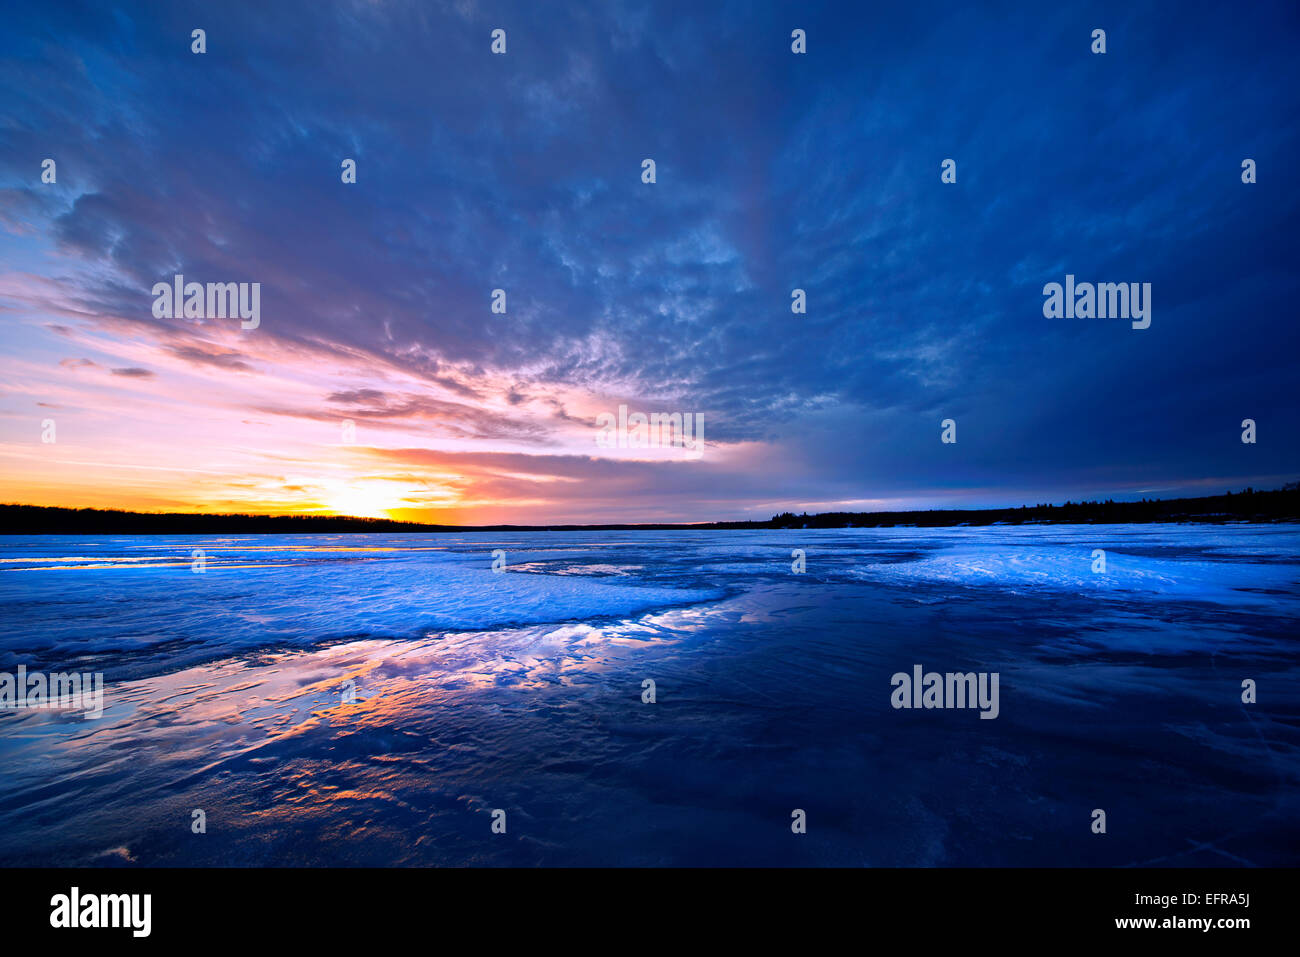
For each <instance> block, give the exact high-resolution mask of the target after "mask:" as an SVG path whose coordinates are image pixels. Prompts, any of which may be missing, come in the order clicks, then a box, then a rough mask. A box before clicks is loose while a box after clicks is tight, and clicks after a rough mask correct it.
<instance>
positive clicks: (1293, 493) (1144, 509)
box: [765, 482, 1300, 528]
mask: <svg viewBox="0 0 1300 957" xmlns="http://www.w3.org/2000/svg"><path fill="white" fill-rule="evenodd" d="M1295 521H1300V482H1292V483H1291V484H1289V485H1287V486H1285V487H1284V488H1280V489H1275V490H1273V491H1270V492H1256V491H1255V490H1254V489H1250V488H1248V489H1246V490H1245V491H1244V492H1239V493H1238V494H1236V495H1234V494H1233V493H1231V492H1228V493H1226V494H1224V495H1207V496H1205V497H1203V498H1171V499H1164V500H1162V499H1157V498H1152V499H1146V498H1144V499H1142V500H1141V501H1139V502H1115V501H1112V500H1110V499H1107V500H1106V501H1104V502H1066V503H1065V504H1064V505H1021V506H1020V507H1019V508H980V509H931V510H928V511H916V512H821V513H819V514H817V515H806V514H805V515H794V514H792V513H790V512H784V513H782V514H781V515H777V516H775V517H774V518H773V519H772V520H771V521H770V522H767V523H765V524H766V525H768V526H769V527H772V528H805V527H806V528H847V527H849V526H854V527H863V528H881V527H888V526H890V525H919V526H942V525H993V524H995V523H999V522H1000V523H1004V524H1008V525H1020V524H1024V523H1027V522H1040V523H1050V524H1054V525H1074V524H1082V525H1089V524H1099V525H1106V524H1109V525H1128V524H1143V523H1147V522H1295Z"/></svg>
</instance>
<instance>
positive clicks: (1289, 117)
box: [0, 0, 1300, 522]
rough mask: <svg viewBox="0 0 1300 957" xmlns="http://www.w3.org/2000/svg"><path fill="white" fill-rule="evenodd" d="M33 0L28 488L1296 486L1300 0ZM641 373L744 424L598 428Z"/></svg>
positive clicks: (15, 233)
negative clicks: (796, 37)
mask: <svg viewBox="0 0 1300 957" xmlns="http://www.w3.org/2000/svg"><path fill="white" fill-rule="evenodd" d="M11 6H12V5H11ZM7 14H8V16H7V21H8V22H7V25H6V30H5V32H4V35H3V37H2V38H0V52H2V53H3V56H2V57H0V90H2V91H3V93H4V99H3V106H0V262H3V263H4V265H3V268H0V312H3V319H4V330H5V331H4V332H3V336H4V339H5V360H4V362H5V383H6V389H5V392H4V395H3V402H2V404H0V416H2V418H0V423H3V424H2V428H3V433H2V439H3V444H2V445H0V479H2V480H3V482H4V484H5V487H6V490H7V491H6V494H5V496H4V497H5V498H6V499H8V500H13V501H18V500H22V501H39V502H41V503H46V504H118V505H124V506H128V507H184V508H203V509H209V508H212V509H216V508H235V507H238V508H241V509H248V508H251V509H259V510H271V511H282V510H310V509H339V508H345V507H346V508H353V509H355V508H359V507H364V508H365V509H367V510H368V511H378V512H381V513H382V512H386V511H394V510H395V511H399V512H401V513H402V514H404V515H407V516H409V517H417V516H418V517H424V518H429V519H431V520H443V519H446V517H447V516H449V515H455V516H456V517H457V519H458V520H463V521H488V520H491V521H536V522H545V521H561V520H565V521H576V520H587V519H589V520H593V521H635V520H640V519H646V520H659V519H665V518H680V519H685V520H698V519H711V518H720V519H725V518H734V517H752V516H755V515H758V516H761V517H765V516H766V515H767V514H771V513H774V512H778V511H782V510H785V509H786V508H796V509H797V508H841V507H862V508H867V507H873V506H874V505H879V506H880V507H887V506H891V505H899V504H903V505H913V504H914V505H924V504H945V503H970V504H988V505H997V504H1020V503H1021V502H1022V501H1025V500H1028V501H1046V500H1060V499H1065V498H1073V499H1078V498H1082V497H1089V496H1103V497H1114V498H1122V497H1126V496H1134V495H1140V494H1141V493H1142V491H1143V490H1145V489H1149V488H1157V487H1158V488H1163V489H1167V490H1168V491H1167V492H1166V493H1165V494H1178V493H1182V492H1188V493H1190V492H1201V491H1210V490H1220V489H1223V488H1228V487H1234V486H1240V485H1247V484H1253V485H1257V486H1258V485H1267V484H1272V483H1277V482H1281V481H1283V480H1286V479H1292V478H1294V477H1295V475H1296V474H1297V472H1300V452H1298V451H1297V450H1298V449H1300V443H1297V442H1296V439H1297V437H1298V435H1297V432H1298V431H1300V430H1298V429H1297V426H1296V425H1295V423H1296V422H1297V418H1298V416H1300V399H1298V398H1297V395H1296V390H1295V387H1294V368H1295V357H1296V355H1297V346H1300V341H1298V340H1300V335H1298V334H1297V332H1296V327H1295V322H1294V320H1293V318H1292V315H1291V313H1292V310H1291V307H1292V305H1293V304H1294V302H1296V301H1297V295H1298V294H1300V278H1297V271H1296V269H1295V254H1294V238H1293V237H1294V224H1295V222H1297V221H1300V217H1298V215H1297V214H1298V213H1300V210H1298V209H1297V199H1296V197H1297V193H1296V190H1295V189H1294V188H1293V187H1292V186H1291V185H1290V182H1289V180H1290V174H1289V160H1290V158H1291V157H1292V156H1293V155H1295V152H1296V149H1297V147H1298V146H1300V142H1298V140H1300V94H1298V93H1297V91H1298V90H1300V82H1297V81H1298V80H1300V75H1298V74H1300V67H1297V65H1296V61H1295V57H1294V49H1295V44H1296V39H1297V33H1298V32H1300V24H1298V23H1297V16H1296V13H1295V8H1294V5H1293V4H1289V3H1277V4H1264V5H1261V6H1259V7H1256V8H1252V10H1251V12H1250V15H1249V16H1244V15H1243V16H1226V15H1224V14H1223V13H1222V12H1220V11H1215V10H1212V9H1198V8H1180V9H1179V10H1178V11H1177V12H1176V13H1175V12H1174V11H1171V10H1160V9H1151V10H1135V9H1132V8H1131V7H1129V6H1125V5H1114V6H1111V7H1109V8H1106V9H1101V10H1098V9H1097V8H1095V7H1094V6H1091V5H1088V6H1085V5H1080V4H1073V3H1071V4H1066V5H1065V6H1060V5H1057V6H1055V7H1051V8H1045V7H1044V8H1037V9H1034V10H1033V11H1032V12H1027V11H1026V9H1021V10H1007V9H999V10H988V9H978V10H976V9H972V10H962V9H960V8H952V7H951V6H944V7H933V8H928V7H927V6H926V5H924V4H921V5H912V6H906V7H903V8H898V7H893V8H890V9H872V8H871V5H849V4H842V5H838V6H835V7H821V6H816V5H813V6H805V5H796V6H789V5H754V4H724V5H721V6H720V7H709V6H702V5H699V4H680V5H675V4H667V5H664V4H640V3H629V4H623V3H612V4H595V5H586V6H585V7H584V6H581V5H579V6H576V7H573V6H571V7H569V8H561V7H554V6H547V5H543V4H523V3H520V4H514V5H509V6H507V7H506V8H504V9H495V10H493V11H491V12H488V11H487V10H486V9H483V8H480V7H478V6H477V5H475V4H463V3H446V4H436V3H428V2H425V0H409V2H395V3H380V4H372V3H360V2H357V3H340V4H322V3H316V2H312V3H308V2H301V3H297V2H286V3H275V4H261V5H228V6H227V7H215V8H214V7H211V6H210V5H208V6H206V7H205V8H204V9H203V12H202V16H199V14H198V12H197V10H196V9H194V8H190V7H188V6H186V5H184V4H175V3H150V4H128V5H126V6H124V7H120V8H117V9H108V8H103V7H97V6H94V5H85V6H82V5H58V6H54V7H52V6H51V5H50V4H48V3H35V2H31V3H28V2H26V0H20V2H19V3H18V5H17V6H16V7H15V8H13V9H11V10H9V11H7ZM196 26H201V27H203V28H204V29H205V30H206V31H207V51H208V52H206V53H204V54H201V55H197V54H193V53H191V52H190V31H191V30H192V29H194V28H195V27H196ZM1097 26H1101V27H1104V28H1105V29H1106V30H1107V33H1108V41H1109V42H1108V51H1107V52H1106V53H1105V54H1104V55H1094V54H1092V53H1091V52H1090V50H1089V46H1090V34H1091V30H1092V29H1093V28H1094V27H1097ZM495 27H502V28H504V29H506V30H507V32H508V37H509V44H508V53H507V54H506V55H504V56H494V55H493V54H492V53H491V52H490V50H489V42H490V41H489V35H490V32H491V30H492V29H493V28H495ZM794 27H800V28H802V29H804V30H806V31H807V36H808V53H807V54H805V55H795V54H793V53H791V51H790V39H789V37H790V31H791V29H793V28H794ZM1247 157H1249V158H1252V159H1254V160H1255V161H1256V163H1257V164H1258V170H1259V174H1258V182H1257V183H1255V184H1251V185H1246V184H1243V183H1242V182H1241V176H1240V171H1241V163H1242V160H1243V159H1245V158H1247ZM45 158H52V159H54V160H55V161H56V162H57V182H55V183H53V184H49V183H43V182H42V181H41V161H42V160H44V159H45ZM645 158H653V159H654V160H655V162H656V174H657V175H656V182H655V183H654V184H653V185H649V184H645V183H643V182H642V181H641V163H642V160H643V159H645ZM947 158H952V159H954V160H955V161H956V164H957V165H956V170H957V181H956V182H955V183H952V184H945V183H942V182H941V181H940V164H941V162H942V161H943V160H945V159H947ZM345 159H354V160H355V161H356V164H357V165H356V169H357V175H356V182H355V183H354V184H345V183H344V182H342V180H341V176H340V173H341V168H342V163H343V161H344V160H345ZM1067 274H1072V275H1074V276H1076V277H1078V279H1079V281H1081V282H1082V281H1094V282H1096V281H1104V282H1149V283H1151V284H1152V289H1153V314H1152V323H1151V326H1150V328H1148V329H1145V330H1134V329H1132V328H1130V326H1129V323H1127V322H1122V321H1112V320H1088V319H1046V318H1044V316H1043V312H1042V305H1043V293H1042V288H1043V285H1044V284H1045V283H1049V282H1062V281H1064V278H1065V276H1066V275H1067ZM177 275H181V276H183V277H184V281H185V282H197V283H201V284H209V283H213V284H215V283H223V284H224V283H245V284H252V283H257V284H259V287H258V288H259V291H260V322H259V323H258V325H257V327H256V328H250V329H241V327H240V320H239V319H238V318H195V317H191V318H185V317H184V316H183V315H182V316H181V317H171V318H169V317H166V316H158V315H155V312H154V302H155V296H154V293H153V289H154V286H155V284H157V283H164V284H170V283H172V282H173V281H174V277H176V276H177ZM796 288H798V289H803V290H804V291H805V293H806V297H807V312H806V314H797V313H794V312H792V311H791V308H790V307H791V301H792V300H791V293H792V290H794V289H796ZM496 289H501V290H504V291H505V294H506V308H505V312H504V313H500V312H494V311H493V310H492V304H493V290H496ZM74 349H75V350H76V352H75V353H74V354H73V356H72V357H70V356H69V353H70V352H72V351H73V350H74ZM620 405H626V406H628V407H629V408H630V409H632V410H634V411H642V412H645V413H652V412H664V413H672V412H692V413H699V414H702V415H703V417H704V422H705V440H706V449H705V452H704V454H703V455H702V456H699V457H697V458H684V457H682V456H673V455H671V454H669V450H653V449H650V450H641V451H639V452H637V451H634V450H625V449H617V450H610V449H604V448H600V447H598V446H597V444H596V441H595V437H596V429H595V421H596V416H597V415H599V414H601V413H614V412H617V410H618V408H619V406H620ZM51 408H58V409H59V410H60V411H59V412H58V414H57V415H54V418H55V419H56V420H57V423H58V442H57V443H55V444H53V445H49V444H43V443H42V442H41V423H42V421H43V420H44V419H46V418H49V417H50V413H49V409H51ZM947 418H952V419H954V420H955V421H956V422H957V428H958V433H957V434H958V442H957V443H956V444H955V445H944V444H942V443H941V442H940V441H939V436H940V422H941V420H943V419H947ZM1246 418H1252V419H1255V420H1256V421H1257V422H1258V428H1259V442H1258V443H1257V444H1255V445H1243V444H1242V443H1241V442H1240V440H1239V434H1240V425H1239V424H1240V422H1241V421H1242V420H1243V419H1246ZM493 456H500V457H501V458H499V459H498V458H493Z"/></svg>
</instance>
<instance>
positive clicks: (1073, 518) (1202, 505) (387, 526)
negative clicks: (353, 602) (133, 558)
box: [0, 482, 1300, 535]
mask: <svg viewBox="0 0 1300 957" xmlns="http://www.w3.org/2000/svg"><path fill="white" fill-rule="evenodd" d="M1242 521H1245V522H1297V521H1300V482H1292V483H1291V484H1289V485H1287V486H1285V487H1284V488H1280V489H1276V490H1273V491H1269V492H1256V491H1255V490H1254V489H1249V488H1248V489H1246V490H1245V491H1244V492H1239V493H1237V494H1236V495H1234V494H1233V493H1231V492H1228V493H1227V494H1225V495H1209V496H1205V497H1203V498H1175V499H1167V500H1161V499H1145V498H1144V499H1142V500H1141V501H1140V502H1115V501H1111V500H1109V499H1108V500H1106V501H1104V502H1066V503H1065V504H1064V505H1022V506H1020V507H1019V508H981V509H928V510H925V511H912V512H822V513H819V514H817V515H808V514H803V515H795V514H793V513H791V512H784V513H782V514H780V515H776V516H774V517H772V518H771V519H769V520H767V521H765V522H704V523H696V524H668V523H656V524H645V525H632V524H623V525H425V524H421V523H419V522H395V521H393V520H391V519H386V518H349V517H346V516H333V515H192V514H187V513H183V512H165V513H155V512H125V511H119V510H116V509H97V508H49V507H43V506H39V505H0V534H8V535H251V534H291V533H339V532H548V531H549V532H575V531H620V530H629V529H646V530H652V531H653V530H657V529H658V530H666V529H745V528H848V527H855V528H884V527H889V526H891V525H917V526H923V527H939V526H952V525H993V524H995V523H999V522H1000V523H1004V524H1009V525H1020V524H1025V523H1049V524H1141V523H1146V522H1242Z"/></svg>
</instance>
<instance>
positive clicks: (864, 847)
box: [0, 525, 1300, 866]
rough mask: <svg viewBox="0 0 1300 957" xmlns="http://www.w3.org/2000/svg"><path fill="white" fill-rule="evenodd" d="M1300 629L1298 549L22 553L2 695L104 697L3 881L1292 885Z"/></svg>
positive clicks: (18, 782) (309, 548)
mask: <svg viewBox="0 0 1300 957" xmlns="http://www.w3.org/2000/svg"><path fill="white" fill-rule="evenodd" d="M795 549H801V550H803V552H804V553H805V559H804V560H805V561H806V571H805V572H804V573H802V574H797V573H795V572H794V571H793V570H792V561H793V558H792V555H791V553H792V551H793V550H795ZM1096 549H1102V550H1103V551H1104V552H1105V567H1104V570H1102V569H1100V568H1099V566H1098V563H1097V560H1096V557H1095V550H1096ZM196 550H200V552H201V554H199V553H196ZM498 550H499V552H500V553H503V554H498V555H497V556H495V557H494V555H493V552H494V551H498ZM494 560H495V561H496V563H497V564H498V565H499V566H501V565H502V563H504V564H503V567H502V571H501V572H500V573H497V572H494V571H493V563H494ZM1094 569H1097V570H1094ZM1298 623H1300V528H1298V527H1296V526H1282V525H1271V526H1247V525H1230V526H1207V525H1182V526H1176V525H1142V526H1047V527H1043V526H1035V527H1024V526H1021V527H997V526H995V527H989V528H955V529H915V528H897V529H853V530H821V531H812V530H806V531H700V532H681V531H663V532H568V533H558V532H557V533H517V534H496V533H493V534H473V535H459V534H458V535H432V534H431V535H337V536H329V535H314V536H312V535H274V536H235V537H219V536H139V537H132V538H114V537H103V536H85V537H83V536H77V537H68V536H39V537H22V536H7V537H5V538H0V672H10V673H12V672H16V670H17V669H18V668H19V666H23V667H25V668H26V669H27V671H28V672H35V671H44V672H56V671H77V672H102V673H103V676H104V681H105V687H104V713H103V716H102V717H100V718H98V719H95V720H86V719H84V718H83V717H82V716H81V714H80V713H77V712H53V711H48V710H32V709H27V710H15V709H9V710H0V762H3V764H2V766H3V769H4V773H3V775H0V863H3V864H23V865H125V866H130V865H131V863H132V862H134V863H137V864H142V865H158V866H166V865H213V864H231V865H258V864H265V865H276V864H280V865H313V864H319V865H326V864H403V865H425V864H512V865H534V864H551V865H604V864H616V865H711V864H719V865H755V864H775V865H841V866H858V865H959V866H965V865H969V866H977V865H1062V866H1074V865H1085V866H1087V865H1193V866H1198V865H1199V866H1237V865H1293V864H1295V862H1296V859H1297V853H1298V852H1300V825H1298V824H1297V813H1296V812H1297V798H1296V795H1297V793H1300V791H1298V790H1297V784H1298V783H1300V780H1298V779H1300V682H1297V677H1298V675H1300V667H1298V664H1297V648H1298V643H1300V637H1298V636H1300V628H1297V625H1298ZM918 664H919V665H922V666H923V667H924V668H925V670H927V671H930V670H933V671H937V672H985V673H997V674H999V675H1000V699H1001V700H1000V708H999V713H998V717H997V718H996V719H995V720H980V719H979V715H978V713H977V712H976V711H973V710H960V709H952V710H947V709H934V710H930V709H919V710H897V709H895V708H893V707H891V704H890V693H891V690H892V689H891V676H892V675H894V674H895V673H898V672H911V670H912V668H913V666H914V665H918ZM645 679H651V680H653V681H654V682H655V694H656V700H655V701H654V703H644V702H643V701H642V688H643V681H645ZM1245 679H1250V680H1252V681H1254V682H1255V683H1256V686H1257V694H1258V701H1257V703H1254V704H1246V703H1243V702H1242V682H1243V680H1245ZM498 808H499V809H502V810H504V811H505V812H506V821H507V828H506V833H504V834H494V833H492V830H491V824H492V811H493V809H498ZM794 809H801V810H803V811H805V812H806V816H807V833H806V834H793V833H792V832H791V826H790V824H791V814H792V811H793V810H794ZM1094 809H1104V810H1105V812H1106V819H1107V831H1106V833H1105V834H1094V833H1092V830H1091V824H1092V812H1093V811H1094ZM195 810H202V811H203V812H204V815H205V817H206V833H201V834H196V833H193V831H192V829H191V821H192V819H193V812H194V811H195Z"/></svg>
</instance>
